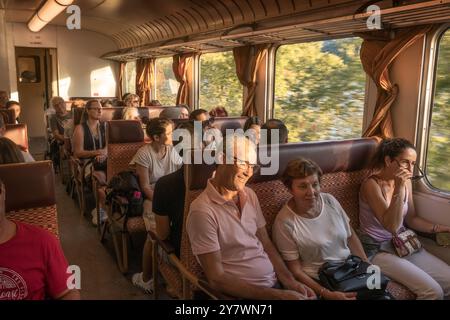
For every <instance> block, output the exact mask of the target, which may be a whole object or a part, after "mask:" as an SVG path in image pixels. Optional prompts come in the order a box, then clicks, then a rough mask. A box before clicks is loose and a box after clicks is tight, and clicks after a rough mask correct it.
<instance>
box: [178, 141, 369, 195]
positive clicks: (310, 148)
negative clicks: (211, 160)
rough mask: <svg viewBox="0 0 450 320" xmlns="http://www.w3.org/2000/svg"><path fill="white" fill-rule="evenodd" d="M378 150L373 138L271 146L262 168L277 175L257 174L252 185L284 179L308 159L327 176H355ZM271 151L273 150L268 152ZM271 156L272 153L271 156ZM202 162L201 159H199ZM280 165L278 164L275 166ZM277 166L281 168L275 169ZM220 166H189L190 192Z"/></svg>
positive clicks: (261, 149)
mask: <svg viewBox="0 0 450 320" xmlns="http://www.w3.org/2000/svg"><path fill="white" fill-rule="evenodd" d="M376 147H377V141H376V140H375V139H373V138H361V139H351V140H341V141H320V142H300V143H285V144H280V145H278V151H276V149H270V148H268V147H267V146H260V147H259V148H258V155H259V156H258V163H259V166H260V167H261V168H269V167H270V166H273V169H275V173H274V174H270V175H266V174H264V175H262V174H261V173H262V171H261V170H258V171H257V172H254V175H253V177H252V178H251V179H250V181H249V182H251V183H253V182H262V181H270V180H276V179H279V178H280V177H281V175H282V174H283V172H284V170H285V168H286V166H287V164H288V163H289V161H291V160H293V159H297V158H299V157H303V158H308V159H311V160H313V161H314V162H316V163H317V164H318V165H319V166H320V167H321V169H322V171H323V173H333V172H341V171H344V172H351V171H357V170H361V169H363V168H366V167H367V165H368V164H369V161H370V159H371V158H372V155H373V153H374V152H375V149H376ZM268 149H269V150H268ZM268 152H269V153H268ZM270 152H276V153H275V154H274V155H273V159H271V161H272V162H271V163H267V161H265V160H264V158H261V155H267V154H269V156H272V153H270ZM199 159H201V158H200V157H199ZM275 162H276V163H275ZM275 164H277V165H275ZM215 169H216V165H215V164H212V165H208V164H191V165H186V166H185V177H186V188H187V190H196V189H203V188H205V187H206V182H207V180H208V179H209V178H210V177H211V176H212V173H213V172H214V170H215Z"/></svg>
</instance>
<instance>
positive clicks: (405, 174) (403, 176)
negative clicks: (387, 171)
mask: <svg viewBox="0 0 450 320" xmlns="http://www.w3.org/2000/svg"><path fill="white" fill-rule="evenodd" d="M411 177H412V173H411V172H409V171H408V170H406V169H404V168H402V167H398V169H397V171H396V172H395V173H394V182H395V185H396V186H404V185H405V183H406V181H408V180H409V179H411Z"/></svg>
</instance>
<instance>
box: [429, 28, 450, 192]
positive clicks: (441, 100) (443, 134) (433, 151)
mask: <svg viewBox="0 0 450 320" xmlns="http://www.w3.org/2000/svg"><path fill="white" fill-rule="evenodd" d="M449 159H450V31H448V30H447V31H446V32H445V33H444V35H443V36H442V38H441V40H440V42H439V51H438V57H437V65H436V77H435V90H434V103H433V107H432V109H431V125H430V133H429V136H428V151H427V162H426V174H427V179H428V181H429V182H430V183H431V185H432V186H433V187H435V188H438V189H442V190H445V191H450V170H449V168H448V161H449Z"/></svg>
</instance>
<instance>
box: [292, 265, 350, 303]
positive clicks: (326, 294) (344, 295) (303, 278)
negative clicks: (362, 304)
mask: <svg viewBox="0 0 450 320" xmlns="http://www.w3.org/2000/svg"><path fill="white" fill-rule="evenodd" d="M286 264H287V266H288V268H289V270H290V271H291V272H292V274H293V275H294V277H295V278H296V279H297V280H298V281H300V282H302V283H304V284H306V285H307V286H308V287H310V288H312V290H314V292H315V293H316V294H317V295H320V296H322V297H323V298H324V299H327V300H355V299H356V293H354V292H339V291H330V290H328V289H327V288H325V287H323V286H321V285H320V284H319V283H318V282H317V281H315V280H314V279H313V278H311V277H310V276H308V275H307V274H306V273H305V272H304V271H303V269H302V264H301V261H300V260H299V259H296V260H292V261H286Z"/></svg>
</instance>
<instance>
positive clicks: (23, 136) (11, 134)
mask: <svg viewBox="0 0 450 320" xmlns="http://www.w3.org/2000/svg"><path fill="white" fill-rule="evenodd" d="M5 137H6V138H8V139H11V140H12V141H13V142H14V143H15V144H17V145H18V146H20V147H21V149H24V150H26V151H28V134H27V125H26V124H23V123H21V124H7V125H6V132H5Z"/></svg>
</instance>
